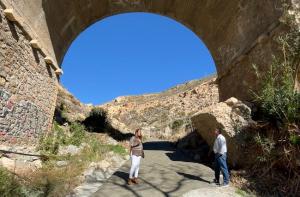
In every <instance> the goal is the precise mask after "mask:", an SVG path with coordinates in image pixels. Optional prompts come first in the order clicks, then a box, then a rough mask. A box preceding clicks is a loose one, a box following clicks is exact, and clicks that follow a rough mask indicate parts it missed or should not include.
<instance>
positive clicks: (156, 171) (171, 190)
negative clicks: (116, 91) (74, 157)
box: [93, 141, 237, 197]
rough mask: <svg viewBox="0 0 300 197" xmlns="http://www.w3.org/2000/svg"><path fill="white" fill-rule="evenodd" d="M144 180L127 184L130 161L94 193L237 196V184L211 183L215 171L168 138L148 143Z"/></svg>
mask: <svg viewBox="0 0 300 197" xmlns="http://www.w3.org/2000/svg"><path fill="white" fill-rule="evenodd" d="M144 148H145V155H146V158H145V159H143V160H142V163H141V169H140V174H139V179H140V184H138V185H130V186H129V185H127V178H128V171H129V167H130V161H128V162H127V163H126V164H125V165H124V166H122V167H121V168H120V169H119V170H118V171H117V172H115V173H114V174H113V175H112V176H111V177H110V179H108V180H107V182H106V183H104V184H103V185H102V186H101V187H100V188H99V190H98V191H97V192H96V193H95V194H94V195H93V196H95V197H98V196H99V197H131V196H133V197H148V196H149V197H161V196H162V197H169V196H170V197H171V196H172V197H173V196H186V197H193V196H197V197H200V196H206V197H209V196H218V197H220V196H228V197H229V196H237V194H235V192H234V190H235V189H234V188H231V187H229V188H218V187H216V186H213V185H210V184H209V181H211V180H212V179H213V171H212V170H211V169H210V168H208V167H206V166H204V165H202V164H199V163H195V162H192V161H189V160H188V159H187V158H186V157H184V156H183V154H181V153H179V152H176V151H175V150H174V149H173V148H172V146H171V144H170V143H168V142H162V141H158V142H147V143H145V144H144Z"/></svg>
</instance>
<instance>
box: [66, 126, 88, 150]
mask: <svg viewBox="0 0 300 197" xmlns="http://www.w3.org/2000/svg"><path fill="white" fill-rule="evenodd" d="M70 132H71V136H70V138H69V139H68V140H67V141H68V144H73V145H76V146H79V145H80V144H81V143H82V142H83V140H84V138H85V136H86V130H85V127H84V126H83V125H82V124H80V123H77V122H75V123H72V124H71V125H70Z"/></svg>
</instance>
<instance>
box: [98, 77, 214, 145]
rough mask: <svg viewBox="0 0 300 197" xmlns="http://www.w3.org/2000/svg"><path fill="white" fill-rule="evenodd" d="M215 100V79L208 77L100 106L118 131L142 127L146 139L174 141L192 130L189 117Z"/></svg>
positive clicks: (118, 99) (122, 98)
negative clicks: (155, 92) (162, 90)
mask: <svg viewBox="0 0 300 197" xmlns="http://www.w3.org/2000/svg"><path fill="white" fill-rule="evenodd" d="M218 101H219V94H218V87H217V85H216V83H215V77H210V78H206V79H203V80H194V81H190V82H188V83H185V84H183V85H178V86H176V87H173V88H171V89H169V90H167V91H164V92H162V93H158V94H148V95H141V96H126V97H118V98H116V99H115V100H114V101H112V102H109V103H106V104H104V105H101V106H100V107H101V108H103V109H104V110H105V111H107V115H108V118H109V120H110V122H111V124H112V126H113V127H114V128H116V129H118V130H120V131H123V132H130V131H133V130H135V129H136V128H142V130H143V133H144V135H145V136H146V137H149V138H163V139H169V140H172V139H174V140H177V139H179V138H181V137H183V136H184V135H185V134H186V133H187V132H188V131H191V130H192V128H191V124H190V117H191V115H192V114H194V113H196V112H198V111H199V110H201V109H202V108H205V107H207V106H210V105H213V104H216V103H217V102H218Z"/></svg>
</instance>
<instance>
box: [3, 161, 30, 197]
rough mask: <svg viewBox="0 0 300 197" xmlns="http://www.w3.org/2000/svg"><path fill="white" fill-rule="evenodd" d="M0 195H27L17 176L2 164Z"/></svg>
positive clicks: (10, 196) (4, 196) (6, 196)
mask: <svg viewBox="0 0 300 197" xmlns="http://www.w3.org/2000/svg"><path fill="white" fill-rule="evenodd" d="M0 195H1V196H3V197H12V196H16V197H19V196H25V193H24V191H23V188H22V186H21V184H20V183H19V182H18V181H17V180H16V179H15V176H14V175H13V174H11V173H10V172H8V171H7V170H6V169H5V168H3V167H1V166H0Z"/></svg>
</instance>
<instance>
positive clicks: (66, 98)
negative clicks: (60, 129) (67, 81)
mask: <svg viewBox="0 0 300 197" xmlns="http://www.w3.org/2000/svg"><path fill="white" fill-rule="evenodd" d="M89 112H90V107H89V106H88V105H85V104H83V103H81V102H80V101H79V100H78V99H77V98H75V97H74V96H73V95H72V94H71V93H70V92H69V91H68V90H66V89H65V88H64V87H62V86H59V87H58V95H57V101H56V108H55V114H54V116H55V119H56V120H57V121H62V119H65V120H66V121H69V122H75V121H82V120H84V119H85V118H86V117H87V115H88V114H89Z"/></svg>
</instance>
